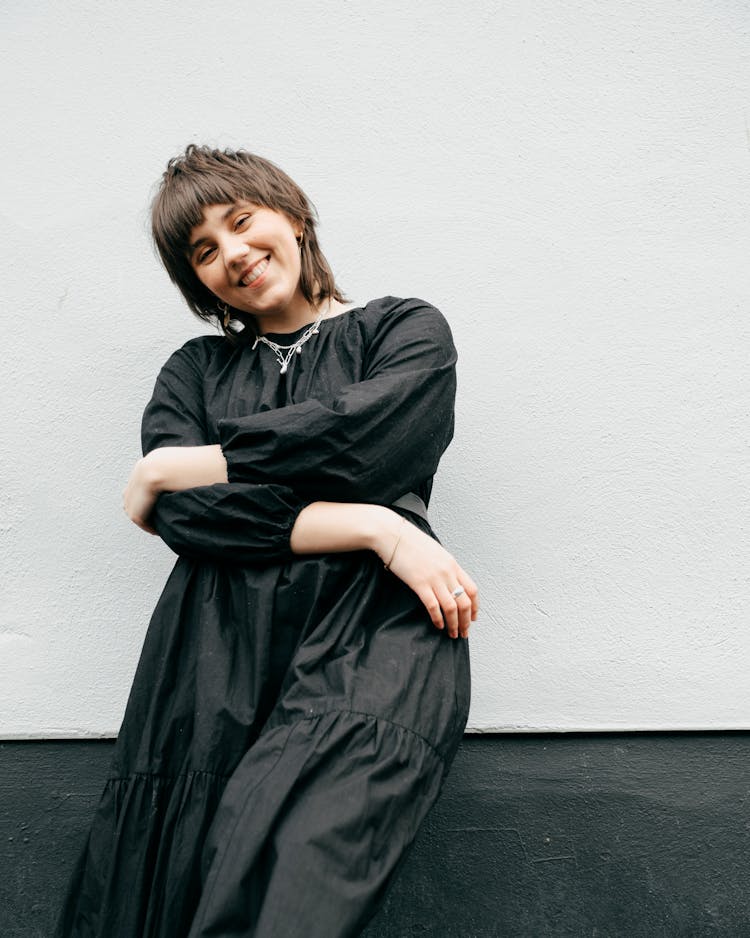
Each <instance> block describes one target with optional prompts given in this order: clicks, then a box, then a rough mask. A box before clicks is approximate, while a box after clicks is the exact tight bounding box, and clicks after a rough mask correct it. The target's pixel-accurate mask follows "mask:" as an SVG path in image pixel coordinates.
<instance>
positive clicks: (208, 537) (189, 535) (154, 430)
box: [141, 339, 307, 564]
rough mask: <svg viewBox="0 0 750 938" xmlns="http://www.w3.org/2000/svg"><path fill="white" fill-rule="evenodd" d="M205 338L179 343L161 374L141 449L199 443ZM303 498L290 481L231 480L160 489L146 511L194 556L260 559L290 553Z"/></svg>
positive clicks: (178, 549) (172, 543)
mask: <svg viewBox="0 0 750 938" xmlns="http://www.w3.org/2000/svg"><path fill="white" fill-rule="evenodd" d="M205 353H206V352H205V344H204V343H203V341H202V340H200V339H198V340H192V341H190V342H188V343H186V344H185V345H184V346H183V347H182V348H181V349H178V350H177V351H176V352H175V353H174V354H173V355H172V356H171V357H170V358H169V360H168V361H167V363H166V364H165V365H164V367H163V368H162V370H161V372H160V373H159V377H158V378H157V381H156V387H155V388H154V393H153V396H152V398H151V400H150V401H149V403H148V405H147V406H146V410H145V412H144V414H143V421H142V425H141V441H142V446H143V453H144V455H145V454H146V453H149V452H151V450H154V449H158V448H160V447H162V446H204V445H206V444H208V443H211V442H213V441H211V440H209V439H208V438H207V433H206V425H205V424H206V421H205V413H204V406H203V391H202V370H201V359H202V357H203V356H204V355H205ZM306 504H307V501H305V500H303V499H301V498H300V497H298V496H297V495H296V494H295V493H294V492H293V491H292V490H291V489H290V488H289V487H287V486H285V485H278V484H257V483H252V482H236V481H235V482H231V483H229V484H226V483H224V484H217V485H207V486H201V487H198V488H191V489H185V490H184V491H182V492H169V493H164V494H162V495H160V496H159V498H158V500H157V502H156V505H155V507H154V510H153V512H152V515H151V519H150V520H151V523H152V524H153V525H154V528H155V529H156V531H157V533H158V534H159V536H160V537H161V538H162V540H163V541H164V542H165V543H166V544H167V545H168V546H169V547H171V548H172V550H173V551H174V552H175V553H177V554H181V555H184V556H190V557H195V558H198V559H209V560H222V561H229V562H232V563H240V564H242V563H262V562H270V561H275V560H283V559H288V558H290V557H292V556H293V554H292V551H291V549H290V547H289V538H290V535H291V532H292V528H293V527H294V522H295V521H296V518H297V515H298V514H299V512H300V511H301V510H302V508H304V506H305V505H306Z"/></svg>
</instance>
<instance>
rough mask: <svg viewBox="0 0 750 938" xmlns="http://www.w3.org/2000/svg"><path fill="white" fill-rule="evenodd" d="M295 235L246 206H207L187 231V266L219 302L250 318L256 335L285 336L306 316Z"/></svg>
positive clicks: (264, 211) (284, 223) (295, 228)
mask: <svg viewBox="0 0 750 938" xmlns="http://www.w3.org/2000/svg"><path fill="white" fill-rule="evenodd" d="M301 230H302V226H301V225H300V224H298V223H296V222H293V221H291V220H290V219H289V218H288V217H287V216H286V215H284V214H283V212H277V211H275V210H274V209H270V208H265V207H263V206H259V205H255V204H254V203H252V202H236V203H234V204H232V205H209V206H208V207H207V208H206V209H205V211H204V212H203V221H202V222H201V223H200V224H199V225H196V227H195V228H193V230H192V231H191V232H190V249H189V250H190V255H189V256H190V263H191V264H192V267H193V270H194V271H195V273H196V275H197V277H198V279H199V280H200V281H201V283H202V284H203V285H204V286H205V287H207V288H208V289H209V290H210V291H211V292H212V293H213V294H214V295H215V296H216V297H218V299H219V300H220V301H221V302H222V303H226V304H227V305H229V306H232V307H234V308H235V309H238V310H243V311H244V312H246V313H251V314H252V315H253V316H256V317H257V325H258V328H259V329H260V331H261V332H273V331H276V330H277V329H279V330H280V331H284V330H288V331H291V330H293V329H296V328H297V327H298V326H299V325H304V323H305V322H307V321H308V320H309V319H310V312H311V310H310V304H309V303H308V302H307V300H306V299H305V298H304V296H303V295H302V291H301V289H300V251H299V245H298V243H297V238H298V237H299V235H300V232H301Z"/></svg>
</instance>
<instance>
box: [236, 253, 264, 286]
mask: <svg viewBox="0 0 750 938" xmlns="http://www.w3.org/2000/svg"><path fill="white" fill-rule="evenodd" d="M267 268H268V258H267V257H265V258H264V259H263V260H262V261H261V262H260V263H259V264H256V265H255V267H253V269H252V270H251V271H250V273H249V274H248V275H247V276H246V277H243V278H242V283H244V284H245V286H249V285H250V284H251V283H253V282H254V281H256V280H257V279H258V277H260V275H261V274H264V273H265V272H266V269H267Z"/></svg>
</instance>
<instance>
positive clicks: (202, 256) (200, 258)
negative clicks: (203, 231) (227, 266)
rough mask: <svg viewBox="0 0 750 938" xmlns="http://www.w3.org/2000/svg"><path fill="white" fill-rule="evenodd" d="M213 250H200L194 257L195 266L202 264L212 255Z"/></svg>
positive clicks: (208, 248) (209, 248) (207, 248)
mask: <svg viewBox="0 0 750 938" xmlns="http://www.w3.org/2000/svg"><path fill="white" fill-rule="evenodd" d="M213 252H214V249H213V248H212V247H205V248H201V249H200V250H199V251H198V253H197V254H196V255H195V263H196V264H204V263H205V262H206V261H207V260H208V259H209V257H210V256H211V254H213Z"/></svg>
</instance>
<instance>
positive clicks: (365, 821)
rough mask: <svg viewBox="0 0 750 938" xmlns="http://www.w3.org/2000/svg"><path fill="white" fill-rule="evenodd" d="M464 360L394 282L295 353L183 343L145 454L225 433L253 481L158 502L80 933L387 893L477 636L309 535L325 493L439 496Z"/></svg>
mask: <svg viewBox="0 0 750 938" xmlns="http://www.w3.org/2000/svg"><path fill="white" fill-rule="evenodd" d="M247 332H248V334H249V330H247ZM302 332H303V330H299V331H298V332H297V333H292V334H290V335H285V336H269V337H271V338H276V339H277V341H279V342H282V343H285V344H286V343H291V342H293V341H294V340H295V339H296V338H298V337H299V336H300V335H301V334H302ZM454 366H455V350H454V347H453V342H452V339H451V334H450V330H449V328H448V326H447V324H446V322H445V320H444V318H443V317H442V315H441V314H440V313H439V312H438V311H437V310H436V309H435V308H434V307H432V306H430V305H429V304H428V303H425V302H424V301H421V300H413V299H412V300H402V299H396V298H394V297H385V298H383V299H379V300H374V301H372V302H370V303H368V304H367V305H366V306H364V307H360V308H356V309H353V310H350V311H348V312H346V313H344V314H342V315H340V316H338V317H334V318H331V319H328V320H324V321H323V322H322V323H321V325H320V332H319V334H318V335H314V336H313V337H312V338H311V339H310V340H309V341H308V342H307V343H306V344H305V345H304V348H303V350H302V353H301V354H299V355H295V356H294V358H293V360H292V363H291V364H290V366H289V369H288V371H287V372H286V374H281V373H280V371H279V364H278V362H277V361H276V358H275V357H274V355H273V353H272V352H271V350H270V349H269V348H267V347H266V346H264V345H263V344H258V345H257V347H256V348H253V346H252V343H251V341H249V340H244V341H243V339H242V337H240V339H239V341H238V342H237V343H236V344H234V345H233V344H232V343H231V342H229V341H228V340H227V339H226V338H223V337H221V336H201V337H199V338H196V339H193V340H191V341H189V342H188V343H186V344H185V345H184V346H183V347H182V348H181V349H179V350H178V351H177V352H175V353H174V354H173V355H172V356H171V358H170V359H169V360H168V361H167V363H166V364H165V366H164V367H163V369H162V371H161V373H160V374H159V377H158V379H157V382H156V388H155V390H154V395H153V398H152V400H151V401H150V403H149V404H148V406H147V407H146V411H145V414H144V417H143V449H144V452H148V451H150V450H152V449H155V448H157V447H160V446H180V445H185V446H189V445H204V444H213V443H220V444H221V446H222V449H223V452H224V455H225V456H226V459H227V465H228V475H229V483H228V484H223V485H212V486H206V487H202V488H194V489H189V490H187V491H184V492H175V493H170V494H164V495H162V496H161V497H160V498H159V500H158V502H157V505H156V508H155V513H154V515H153V517H152V520H153V522H154V524H155V527H156V529H157V531H158V533H159V534H160V535H161V537H162V538H163V539H164V541H165V542H166V543H167V544H168V545H169V546H170V547H171V548H172V549H173V550H174V551H175V552H176V553H177V554H179V559H178V560H177V563H176V564H175V567H174V570H173V571H172V574H171V575H170V577H169V580H168V581H167V584H166V586H165V588H164V592H163V593H162V595H161V598H160V599H159V602H158V604H157V607H156V609H155V611H154V614H153V617H152V619H151V623H150V626H149V629H148V633H147V635H146V640H145V643H144V647H143V652H142V655H141V659H140V662H139V665H138V668H137V672H136V675H135V679H134V682H133V687H132V690H131V693H130V698H129V701H128V705H127V709H126V712H125V717H124V720H123V724H122V727H121V730H120V734H119V738H118V741H117V746H116V751H115V757H114V762H113V766H112V772H111V778H110V780H109V781H108V783H107V785H106V788H105V790H104V793H103V795H102V799H101V802H100V804H99V807H98V810H97V813H96V816H95V819H94V822H93V825H92V828H91V832H90V834H89V838H88V841H87V844H86V847H85V849H84V851H83V854H82V856H81V859H80V861H79V863H78V866H77V868H76V870H75V872H74V876H73V879H72V882H71V886H70V889H69V894H68V898H67V900H66V903H65V906H64V908H63V911H62V914H61V916H60V920H59V922H58V929H57V932H56V935H57V936H60V938H63V936H64V938H73V936H75V938H95V936H96V938H187V936H189V938H208V936H212V938H218V936H221V938H229V936H232V938H239V936H243V938H249V936H254V938H281V936H283V938H343V936H353V935H357V934H359V933H360V931H361V929H362V928H363V927H364V925H365V924H366V922H367V920H368V919H369V918H370V917H371V915H372V914H373V913H374V911H375V910H376V908H377V906H378V904H379V903H380V901H381V900H382V897H383V895H384V891H385V887H386V885H387V883H388V881H389V878H390V877H391V874H392V872H393V870H394V868H395V866H396V865H397V863H398V861H399V859H400V858H401V856H402V855H403V854H404V851H405V850H406V848H407V847H408V845H409V844H410V843H411V841H412V839H413V838H414V836H415V834H416V831H417V829H418V827H419V825H420V823H421V821H422V820H423V818H424V817H425V815H426V813H427V811H428V810H429V808H430V806H431V805H432V804H433V802H434V801H435V799H436V798H437V796H438V794H439V791H440V788H441V785H442V783H443V781H444V779H445V776H446V773H447V770H448V767H449V765H450V762H451V759H452V757H453V754H454V752H455V750H456V747H457V745H458V743H459V741H460V739H461V735H462V733H463V729H464V726H465V723H466V717H467V711H468V704H469V660H468V645H467V643H466V642H465V641H462V640H451V639H450V638H448V637H447V635H446V634H445V633H444V632H440V631H438V630H437V629H435V628H434V626H433V625H432V624H431V622H430V619H429V617H428V615H427V612H426V610H425V609H424V607H423V606H422V604H421V602H420V601H419V599H418V598H417V596H416V595H415V594H414V593H413V592H412V591H411V590H410V589H409V588H408V587H407V586H406V585H405V584H403V583H402V582H401V581H400V580H399V579H397V578H396V577H395V576H394V575H393V574H392V573H390V572H389V571H386V570H385V569H384V567H383V564H382V562H381V561H380V560H379V558H378V557H377V556H376V555H375V554H374V553H372V552H368V551H359V552H351V553H347V554H325V555H314V556H295V555H293V554H292V553H291V551H290V548H289V536H290V533H291V530H292V527H293V525H294V521H295V519H296V517H297V514H298V513H299V512H300V511H301V509H302V508H303V507H304V506H305V505H306V504H308V503H309V502H311V501H315V500H328V501H339V502H357V501H360V502H372V503H377V504H382V505H390V504H391V503H393V502H394V501H395V500H396V499H397V498H399V497H400V496H402V495H404V493H406V492H414V493H416V494H418V495H419V496H420V497H421V498H422V499H423V501H424V502H425V503H426V502H427V501H428V500H429V494H430V489H431V484H432V476H433V474H434V472H435V469H436V468H437V465H438V460H439V459H440V456H441V454H442V452H443V451H444V449H445V447H446V446H447V444H448V442H449V441H450V439H451V436H452V432H453V402H454V394H455V368H454ZM398 510H399V511H401V513H402V514H404V516H405V517H407V518H408V520H409V521H410V522H412V523H414V524H416V525H418V526H419V527H420V528H422V529H423V530H426V531H428V532H429V533H431V532H430V529H429V525H428V524H427V523H426V522H425V521H424V520H423V519H422V518H420V517H418V516H417V515H416V514H412V513H411V512H409V511H406V510H403V509H398ZM433 536H434V535H433Z"/></svg>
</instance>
